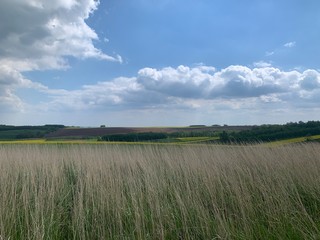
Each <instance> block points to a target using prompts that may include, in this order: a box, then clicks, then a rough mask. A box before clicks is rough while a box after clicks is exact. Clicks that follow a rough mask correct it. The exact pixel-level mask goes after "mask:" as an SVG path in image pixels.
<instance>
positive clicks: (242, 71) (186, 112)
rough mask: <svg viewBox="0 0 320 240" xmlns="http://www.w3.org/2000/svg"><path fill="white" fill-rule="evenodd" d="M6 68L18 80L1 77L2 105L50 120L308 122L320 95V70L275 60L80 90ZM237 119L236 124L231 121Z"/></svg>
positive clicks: (155, 73) (172, 71)
mask: <svg viewBox="0 0 320 240" xmlns="http://www.w3.org/2000/svg"><path fill="white" fill-rule="evenodd" d="M208 70H210V71H208ZM0 72H1V73H2V74H1V75H3V76H5V74H7V75H9V76H14V78H12V79H11V80H10V81H8V78H5V77H4V78H2V79H0V101H1V104H0V105H1V111H2V112H3V111H5V110H4V109H7V111H9V110H10V111H18V110H19V111H20V112H21V111H24V110H25V111H26V112H29V114H31V113H32V114H34V115H39V114H43V116H42V118H43V119H49V118H48V117H47V116H46V115H48V116H52V117H54V113H56V114H57V116H61V115H63V116H67V115H68V116H69V117H70V119H73V117H74V116H76V115H79V116H80V115H81V116H83V118H85V119H89V118H90V119H93V118H95V117H96V118H102V117H103V118H106V117H108V116H110V117H111V116H117V118H116V119H117V121H119V122H118V123H119V124H120V123H123V122H124V120H121V117H122V118H124V117H126V119H128V118H129V117H128V116H127V115H126V114H131V115H130V122H131V123H132V124H136V123H139V121H140V122H141V121H143V116H144V117H145V118H146V117H147V118H148V119H153V121H154V122H157V123H158V124H160V123H161V121H162V120H163V121H164V119H163V117H161V116H166V117H168V116H172V117H173V116H174V119H177V116H179V114H181V116H183V117H181V119H180V120H179V119H178V120H177V122H179V123H180V124H181V123H183V122H184V123H187V122H189V123H190V122H192V121H194V120H196V119H201V118H200V117H199V116H203V117H205V116H206V117H207V118H208V119H211V120H212V121H214V119H220V120H219V121H215V123H217V122H218V123H223V122H224V123H229V124H232V123H240V122H236V120H239V121H240V120H241V119H242V120H241V121H242V123H246V124H249V123H256V121H257V119H259V122H261V123H266V122H270V121H267V118H268V119H269V120H272V119H276V120H279V121H280V120H281V119H282V120H281V121H295V118H293V117H294V116H296V117H297V118H296V120H308V118H307V116H313V117H315V116H316V114H314V112H318V110H319V106H318V105H319V101H320V72H319V71H317V70H312V69H309V70H306V71H298V70H294V71H283V70H281V69H279V68H275V67H271V66H266V67H256V68H254V67H253V68H249V67H246V66H241V65H233V66H229V67H226V68H224V69H220V70H217V69H215V68H213V67H211V66H203V65H202V66H195V67H188V66H183V65H181V66H178V67H175V68H174V67H166V68H162V69H155V68H143V69H141V70H140V71H138V73H137V74H136V76H133V77H130V78H129V77H119V78H115V79H112V80H109V81H104V82H98V83H96V84H91V85H85V86H82V87H81V88H79V89H76V90H64V89H49V88H48V87H46V86H43V85H41V84H35V83H33V82H31V81H30V80H28V79H25V78H24V77H23V76H22V75H21V74H20V73H19V72H15V73H12V72H8V69H6V68H3V67H2V68H0ZM6 72H7V73H6ZM17 86H20V87H21V86H23V87H24V88H31V89H33V90H35V91H38V92H40V93H41V94H45V95H46V96H48V99H47V100H42V101H43V102H41V103H37V104H33V105H29V104H27V103H26V102H24V101H23V97H21V98H19V97H18V96H19V94H16V93H15V89H16V88H17ZM88 113H89V114H88ZM298 113H299V114H298ZM303 113H308V115H306V116H304V115H303ZM311 113H312V114H311ZM108 114H109V115H108ZM295 114H296V115H295ZM249 115H250V116H249ZM88 116H90V117H89V118H88ZM155 116H157V117H155ZM210 116H212V117H210ZM233 116H236V119H233V118H234V117H233ZM263 116H264V117H263ZM230 117H231V118H232V119H233V120H234V121H235V122H230V121H228V118H230ZM298 117H299V118H298ZM319 117H320V116H319ZM39 118H40V117H39ZM185 118H187V119H185ZM0 119H1V118H0ZM31 119H32V118H31ZM59 119H60V118H58V120H59ZM49 120H50V119H49ZM58 120H56V121H58ZM191 120H192V121H191ZM211 120H210V121H211ZM88 121H89V120H88ZM92 121H93V120H92ZM168 121H169V120H168ZM174 121H175V120H174ZM221 121H223V122H221ZM58 122H59V121H58ZM273 122H277V121H273ZM88 124H89V123H88ZM89 125H90V124H89ZM115 125H118V124H115ZM140 125H144V123H141V124H140Z"/></svg>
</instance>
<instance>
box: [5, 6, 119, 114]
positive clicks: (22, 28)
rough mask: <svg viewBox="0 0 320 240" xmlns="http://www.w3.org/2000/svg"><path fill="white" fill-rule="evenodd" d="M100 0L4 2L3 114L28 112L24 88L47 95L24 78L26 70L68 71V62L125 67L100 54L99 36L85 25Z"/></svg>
mask: <svg viewBox="0 0 320 240" xmlns="http://www.w3.org/2000/svg"><path fill="white" fill-rule="evenodd" d="M98 4H99V1H96V0H51V1H46V0H30V1H20V0H19V1H17V0H1V1H0V101H1V106H2V110H4V109H5V108H4V106H6V107H7V108H6V109H11V110H13V111H23V109H24V108H25V106H26V105H25V104H24V103H23V102H22V100H21V99H20V98H19V97H18V95H17V94H16V90H17V89H19V88H33V89H37V90H38V91H48V89H47V88H46V87H45V86H42V85H41V84H37V83H33V82H32V81H30V80H28V79H26V78H25V77H24V76H23V74H22V73H23V72H24V71H34V70H47V69H64V68H67V67H68V62H67V60H66V57H68V56H72V57H75V58H96V59H101V60H108V61H118V62H121V61H122V59H121V57H120V56H115V57H112V56H109V55H107V54H105V53H103V52H102V51H100V50H99V49H97V48H96V47H95V46H94V44H93V41H94V40H97V39H98V36H97V34H96V33H95V31H94V30H93V29H91V28H90V27H89V26H88V25H87V24H86V22H85V20H86V19H87V18H88V17H89V16H90V14H92V13H93V12H94V10H96V9H97V6H98Z"/></svg>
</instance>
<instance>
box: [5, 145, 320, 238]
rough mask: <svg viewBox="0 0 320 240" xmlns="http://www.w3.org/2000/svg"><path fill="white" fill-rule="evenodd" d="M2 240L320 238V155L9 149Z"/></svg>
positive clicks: (254, 149)
mask: <svg viewBox="0 0 320 240" xmlns="http://www.w3.org/2000/svg"><path fill="white" fill-rule="evenodd" d="M0 168H1V174H0V193H1V194H0V239H10V240H13V239H37V240H38V239H246V240H247V239H319V238H320V197H319V196H320V174H319V173H320V148H319V144H317V143H310V144H300V145H294V146H293V145H290V146H280V147H266V146H262V145H255V146H210V145H208V146H205V145H200V146H196V145H195V146H184V145H176V146H175V145H125V144H123V145H116V144H113V145H109V144H107V145H100V144H95V145H83V144H63V145H61V144H59V145H57V144H2V145H0Z"/></svg>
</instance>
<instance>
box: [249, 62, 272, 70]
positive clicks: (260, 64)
mask: <svg viewBox="0 0 320 240" xmlns="http://www.w3.org/2000/svg"><path fill="white" fill-rule="evenodd" d="M253 66H255V67H258V68H265V67H271V66H272V64H271V63H269V62H265V61H259V62H254V63H253Z"/></svg>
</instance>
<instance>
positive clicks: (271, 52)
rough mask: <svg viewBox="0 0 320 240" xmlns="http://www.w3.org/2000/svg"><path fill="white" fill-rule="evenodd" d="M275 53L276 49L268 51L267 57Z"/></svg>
mask: <svg viewBox="0 0 320 240" xmlns="http://www.w3.org/2000/svg"><path fill="white" fill-rule="evenodd" d="M274 54H275V52H274V51H270V52H268V51H267V52H266V56H267V57H270V56H272V55H274Z"/></svg>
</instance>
